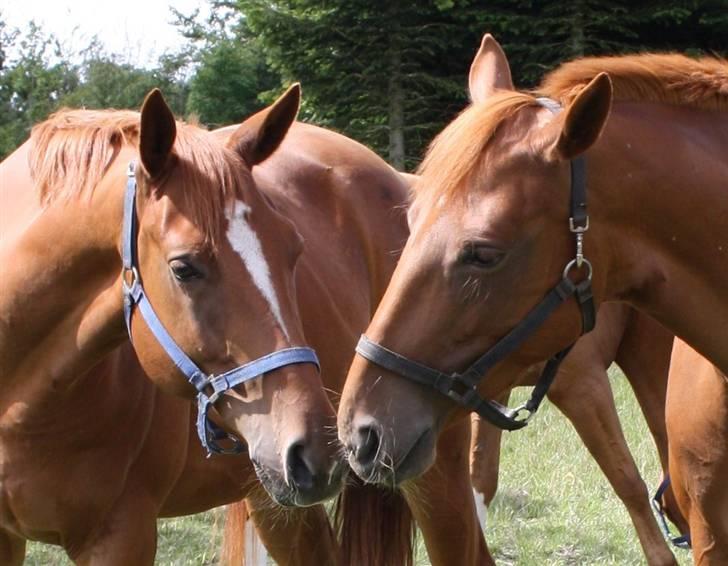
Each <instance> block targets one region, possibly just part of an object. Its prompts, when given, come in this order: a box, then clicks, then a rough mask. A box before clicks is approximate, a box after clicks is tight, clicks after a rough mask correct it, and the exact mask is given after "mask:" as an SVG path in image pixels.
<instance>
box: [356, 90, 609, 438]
mask: <svg viewBox="0 0 728 566" xmlns="http://www.w3.org/2000/svg"><path fill="white" fill-rule="evenodd" d="M537 100H538V102H539V103H540V104H541V105H542V106H544V107H545V108H547V109H548V110H550V111H551V112H553V113H557V112H558V111H559V110H560V106H559V105H558V103H556V102H555V101H553V100H550V99H544V98H539V99H537ZM570 211H571V212H570V217H569V231H570V232H572V233H573V234H574V237H575V240H576V255H575V257H574V259H572V260H570V261H569V262H568V263H567V264H566V267H565V268H564V272H563V275H562V277H561V281H559V282H558V283H557V284H556V285H555V286H554V287H553V288H552V289H551V290H550V291H549V292H548V294H547V295H546V296H545V297H544V298H543V299H542V300H541V302H540V303H538V304H537V305H536V306H535V307H534V308H533V309H532V310H531V311H530V312H529V313H528V314H527V315H526V316H525V318H523V320H521V322H519V323H518V324H517V325H516V326H515V327H514V328H513V329H512V330H511V331H510V332H509V333H508V334H506V335H505V336H504V337H503V338H501V339H500V340H499V341H498V342H496V343H495V344H494V345H493V346H492V347H491V348H490V350H488V351H487V352H486V353H485V354H483V355H482V356H481V357H480V358H478V359H477V360H476V361H475V362H474V363H473V364H472V365H471V366H470V367H469V368H468V369H466V370H465V371H464V372H462V373H457V372H456V373H452V374H447V373H443V372H441V371H439V370H436V369H434V368H431V367H428V366H426V365H424V364H421V363H418V362H415V361H413V360H410V359H409V358H407V357H405V356H402V355H401V354H398V353H396V352H393V351H392V350H389V349H387V348H385V347H384V346H381V345H380V344H377V343H375V342H372V341H371V340H369V338H367V337H366V336H364V335H362V336H361V338H360V339H359V343H358V344H357V346H356V351H357V353H358V354H359V355H360V356H362V357H364V358H366V359H367V360H369V361H370V362H372V363H374V364H376V365H378V366H381V367H383V368H385V369H387V370H389V371H391V372H394V373H397V374H399V375H401V376H402V377H406V378H407V379H410V380H412V381H415V382H417V383H420V384H423V385H427V386H430V387H434V388H435V389H436V390H437V391H439V392H440V393H442V394H443V395H445V396H447V397H449V398H450V399H452V400H453V401H455V402H456V403H458V404H460V405H462V406H464V407H465V408H467V409H469V410H470V411H474V412H476V413H477V414H479V415H480V416H482V417H483V418H485V419H487V420H488V421H490V422H491V423H492V424H494V425H495V426H497V427H499V428H502V429H505V430H518V429H520V428H523V427H524V426H526V424H528V421H529V419H530V418H531V417H532V416H533V414H534V413H535V412H536V411H537V410H538V407H539V406H540V405H541V402H542V401H543V399H544V397H545V396H546V393H547V392H548V389H549V387H550V386H551V384H552V383H553V381H554V378H555V377H556V372H557V370H558V369H559V366H560V365H561V362H562V361H563V360H564V358H565V357H566V355H567V354H568V353H569V351H571V348H572V347H573V346H574V344H573V343H572V344H571V345H569V346H568V347H567V348H564V349H563V350H561V351H560V352H558V353H557V354H555V355H554V356H553V357H551V358H550V359H549V360H548V361H547V362H546V365H545V367H544V369H543V371H542V372H541V376H540V377H539V379H538V381H537V383H536V386H535V387H534V389H533V391H532V392H531V397H530V398H529V399H528V401H526V403H524V404H523V405H521V406H519V407H517V408H515V409H509V408H508V407H504V406H503V405H501V404H500V403H497V402H496V401H492V400H488V399H483V398H482V397H481V396H480V395H479V394H478V390H477V387H478V383H479V382H480V381H482V380H483V379H484V378H485V377H486V374H487V373H488V371H489V370H490V369H491V368H492V367H493V366H495V365H496V364H497V363H498V362H500V361H502V360H503V359H505V358H506V357H507V356H508V355H510V354H511V353H512V352H514V351H515V350H516V349H517V348H518V347H519V346H520V345H521V344H522V343H523V342H525V341H526V340H527V339H528V338H529V337H530V336H531V335H532V334H533V333H534V332H536V330H538V328H539V327H540V326H541V325H542V324H543V323H544V322H545V321H546V320H547V319H548V317H549V316H550V315H551V313H553V312H554V311H555V310H556V308H557V307H558V306H559V305H561V303H563V302H565V301H567V300H568V299H570V298H571V297H572V296H574V297H576V300H577V303H578V304H579V309H580V310H581V325H582V334H586V333H587V332H589V331H591V330H592V329H593V328H594V324H595V322H596V311H595V308H594V299H593V297H592V288H591V277H592V266H591V264H590V263H589V261H588V260H587V259H586V258H585V257H584V252H583V245H584V233H585V232H586V231H587V230H588V229H589V216H588V215H587V210H586V161H585V159H584V157H583V156H579V157H576V158H575V159H573V160H572V161H571V199H570ZM582 266H586V268H587V276H586V278H585V279H584V280H582V281H580V282H579V283H574V282H573V281H572V280H571V278H570V277H569V273H570V272H571V271H572V269H574V268H577V269H578V268H581V267H582ZM524 412H525V413H526V415H525V417H523V418H519V417H520V416H521V413H524Z"/></svg>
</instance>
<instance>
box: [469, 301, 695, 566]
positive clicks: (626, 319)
mask: <svg viewBox="0 0 728 566" xmlns="http://www.w3.org/2000/svg"><path fill="white" fill-rule="evenodd" d="M672 341H673V339H672V335H671V334H670V333H669V332H667V331H666V330H665V329H664V328H662V326H661V325H660V324H658V323H656V322H655V321H654V320H652V319H651V318H649V317H648V316H646V315H644V314H642V313H640V312H639V311H636V310H634V309H632V308H630V307H628V306H626V305H623V304H616V303H611V304H605V305H603V306H602V307H601V309H600V310H599V317H598V320H597V324H596V327H595V328H594V331H593V332H591V333H589V334H587V335H586V336H584V337H582V338H580V339H579V340H578V341H577V343H576V345H575V346H574V349H573V350H572V351H571V353H570V354H569V356H568V357H567V358H566V359H565V360H564V363H563V364H562V366H561V368H559V373H558V376H557V379H556V380H555V381H554V384H553V386H552V387H551V388H550V389H549V392H548V398H549V400H550V401H551V402H552V403H553V404H554V405H556V407H558V408H559V410H560V411H561V412H562V413H563V414H564V415H565V416H566V417H567V418H568V419H569V420H570V421H571V423H572V424H573V426H574V428H575V429H576V431H577V433H578V434H579V436H580V437H581V439H582V440H583V441H584V444H585V445H586V447H587V448H588V449H589V452H590V453H591V454H592V456H593V457H594V460H595V461H596V462H597V464H599V467H600V468H601V470H602V472H604V475H605V476H606V477H607V479H608V480H609V483H610V484H611V485H612V488H613V489H614V491H615V493H616V494H617V495H618V496H619V498H620V499H621V501H622V502H623V503H624V505H625V507H626V508H627V511H628V512H629V515H630V518H631V519H632V523H633V524H634V527H635V530H636V531H637V535H638V537H639V540H640V543H641V544H642V548H643V550H644V554H645V557H646V559H647V563H648V564H669V563H674V559H673V557H672V555H671V553H670V551H669V549H668V547H667V544H666V541H665V539H664V537H663V535H662V533H661V532H660V529H659V527H658V524H657V522H656V521H655V517H654V515H653V513H652V509H651V507H650V504H649V497H648V492H647V487H646V486H645V483H644V481H643V480H642V478H641V477H640V473H639V470H638V468H637V465H636V464H635V462H634V459H633V458H632V455H631V454H630V451H629V447H628V446H627V442H626V440H625V438H624V434H623V432H622V428H621V426H620V423H619V417H618V415H617V410H616V407H615V404H614V397H613V396H612V389H611V386H610V383H609V377H608V376H607V369H608V368H609V366H610V365H611V364H612V363H613V362H616V363H617V364H619V366H620V367H621V368H622V369H623V371H624V373H625V376H626V377H627V379H628V380H629V382H630V385H631V387H632V390H633V391H634V394H635V396H636V398H637V401H638V403H639V405H640V407H641V409H642V413H643V415H644V417H645V420H646V421H647V425H648V427H649V429H650V432H651V433H652V437H653V439H654V441H655V446H656V447H657V453H658V456H659V459H660V464H661V466H662V469H663V470H664V471H665V472H666V471H667V469H668V450H667V434H666V431H665V395H666V390H667V373H668V365H669V361H670V350H671V348H672ZM540 369H541V368H540V366H534V367H532V368H529V370H528V371H527V372H526V374H524V376H523V377H522V378H521V379H520V380H519V381H518V386H527V385H530V386H533V385H535V384H536V381H537V379H538V374H539V370H540ZM508 397H509V392H507V393H506V394H505V395H504V396H503V397H502V399H500V401H501V402H503V403H504V404H505V403H507V401H508ZM472 417H473V419H472V422H473V428H472V438H471V454H470V458H471V460H470V475H471V481H472V483H473V489H474V491H475V495H476V503H477V504H478V508H479V512H480V515H481V522H482V519H483V518H484V513H485V507H486V506H488V505H489V504H490V502H491V500H492V499H493V496H494V495H495V492H496V488H497V485H498V466H499V460H500V440H501V434H502V430H501V429H499V428H497V427H495V426H493V425H492V424H490V423H489V422H488V421H486V420H484V419H483V418H482V417H480V416H479V415H476V414H473V415H472ZM662 504H663V507H664V508H665V509H666V511H667V513H668V515H669V517H670V518H671V519H672V520H673V522H675V523H676V525H677V526H678V528H679V530H680V531H681V532H682V533H686V532H687V524H686V523H685V521H684V520H683V518H682V517H681V515H680V513H679V510H678V509H677V507H676V504H675V501H674V498H673V495H672V492H671V491H670V490H669V489H668V490H666V491H665V494H664V496H663V501H662Z"/></svg>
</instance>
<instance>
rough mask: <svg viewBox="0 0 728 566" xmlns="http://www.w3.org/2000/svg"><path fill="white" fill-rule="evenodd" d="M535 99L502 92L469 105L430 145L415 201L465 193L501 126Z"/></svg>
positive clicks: (515, 93)
mask: <svg viewBox="0 0 728 566" xmlns="http://www.w3.org/2000/svg"><path fill="white" fill-rule="evenodd" d="M527 106H534V107H535V106H538V102H537V101H536V99H535V98H534V97H533V96H531V95H529V94H525V93H521V92H516V91H505V90H504V91H499V92H496V93H495V94H493V95H492V96H491V97H489V98H488V100H487V101H485V102H482V103H473V104H471V105H470V106H468V107H467V108H466V109H465V110H464V111H463V112H462V113H461V114H460V115H459V116H458V117H457V118H456V119H455V120H454V121H453V122H452V123H450V124H449V125H448V126H447V127H446V128H445V129H444V130H443V131H442V132H441V133H440V134H439V135H438V136H437V137H436V138H435V139H434V140H433V142H432V144H430V148H429V150H428V152H427V155H426V156H425V159H424V160H423V162H422V164H421V165H420V167H419V170H418V174H419V175H420V179H419V181H418V183H417V189H416V191H415V194H414V198H415V199H419V198H423V197H424V198H428V197H429V198H432V197H438V198H439V197H440V196H445V197H449V196H453V195H458V194H466V193H467V192H468V190H469V187H468V184H467V183H466V182H465V181H466V180H467V178H468V176H469V175H470V174H471V172H473V171H474V170H476V168H477V167H478V164H479V163H480V161H481V159H482V157H483V153H484V151H485V150H486V148H487V147H488V144H489V143H490V142H491V141H492V140H493V138H494V137H495V135H496V133H497V131H498V128H499V126H501V124H503V122H504V121H506V120H507V119H508V118H510V117H511V116H513V115H514V114H516V113H517V112H518V111H519V110H521V109H522V108H525V107H527Z"/></svg>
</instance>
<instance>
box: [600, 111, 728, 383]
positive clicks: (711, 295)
mask: <svg viewBox="0 0 728 566" xmlns="http://www.w3.org/2000/svg"><path fill="white" fill-rule="evenodd" d="M726 146H728V114H726V113H718V112H712V111H705V110H698V109H691V108H686V107H671V106H667V105H659V104H646V103H642V104H640V103H626V102H621V103H616V104H615V106H614V108H613V111H612V116H611V117H610V120H609V123H608V125H607V128H606V130H605V132H604V135H603V137H602V140H601V141H600V142H599V143H598V144H597V146H595V147H594V149H593V150H592V151H590V152H589V154H588V155H587V159H588V164H589V165H588V167H589V170H590V171H589V198H590V211H591V214H592V218H593V220H594V222H593V226H594V229H593V230H592V232H591V233H589V234H588V235H587V246H588V245H589V240H590V238H593V240H592V242H593V244H592V245H594V246H595V248H593V249H594V253H595V257H594V261H593V263H595V268H596V269H605V268H606V270H607V278H606V282H605V283H604V287H605V288H604V289H602V290H601V291H602V292H603V294H604V297H603V298H604V299H605V300H609V299H620V300H625V301H627V302H629V303H631V304H633V305H635V306H636V307H638V308H640V309H641V310H644V311H646V312H647V313H648V314H651V315H652V316H653V317H655V318H656V319H658V320H659V321H660V322H662V323H663V324H664V325H665V326H666V327H667V328H668V329H670V330H671V331H673V332H674V333H675V334H677V335H678V336H681V337H683V338H684V339H685V340H686V341H688V342H689V343H691V344H693V345H694V346H695V347H696V348H697V349H698V350H700V351H701V352H702V353H703V354H704V355H705V356H706V357H708V358H709V359H711V360H712V361H713V362H714V363H716V364H717V365H718V366H719V367H722V368H724V370H725V369H726V368H728V351H726V349H725V336H724V335H723V336H721V335H720V330H719V329H720V328H726V327H728V298H727V297H726V295H725V288H726V287H725V286H726V284H727V282H728V192H727V189H728V187H726V184H725V179H727V178H728V161H726V159H725V147H726ZM586 249H587V253H589V252H588V249H589V248H588V247H587V248H586ZM710 321H713V323H712V324H711V323H710Z"/></svg>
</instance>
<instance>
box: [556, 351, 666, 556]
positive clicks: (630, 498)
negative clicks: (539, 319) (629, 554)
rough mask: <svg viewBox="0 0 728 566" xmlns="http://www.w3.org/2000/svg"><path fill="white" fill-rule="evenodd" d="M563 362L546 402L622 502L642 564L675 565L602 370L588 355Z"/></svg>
mask: <svg viewBox="0 0 728 566" xmlns="http://www.w3.org/2000/svg"><path fill="white" fill-rule="evenodd" d="M574 353H577V354H579V353H580V352H574ZM566 362H569V363H568V364H567V363H566ZM566 362H565V367H563V368H562V371H561V373H560V374H559V377H558V378H557V379H556V381H555V382H554V386H553V387H552V389H551V391H550V392H549V399H550V400H551V401H552V402H553V403H554V405H556V406H557V407H558V408H559V410H560V411H561V412H562V413H563V414H564V415H565V416H566V417H567V418H568V419H569V420H570V421H571V423H572V424H573V426H574V428H575V429H576V432H577V433H578V434H579V436H580V437H581V439H582V441H583V442H584V444H585V446H586V447H587V449H588V450H589V452H590V453H591V454H592V456H593V457H594V459H595V460H596V462H597V464H599V467H600V468H601V470H602V472H603V473H604V475H605V476H606V477H607V480H609V483H610V484H611V485H612V488H613V489H614V491H615V493H616V494H617V496H618V497H619V498H620V499H621V500H622V502H623V503H624V505H625V507H626V508H627V511H628V512H629V515H630V518H631V519H632V523H633V524H634V526H635V529H636V531H637V536H638V537H639V540H640V543H641V545H642V549H643V550H644V553H645V557H646V558H647V562H648V564H650V565H658V564H660V565H661V564H677V562H676V561H675V557H674V556H673V555H672V553H671V552H670V550H669V549H668V547H667V543H666V542H665V539H664V537H663V535H662V533H661V531H660V529H659V527H658V525H657V522H656V521H655V517H654V515H653V514H652V509H651V508H650V504H649V498H648V492H647V487H646V486H645V483H644V481H643V480H642V478H641V477H640V474H639V470H638V469H637V466H636V464H635V462H634V459H633V458H632V454H631V453H630V451H629V448H628V446H627V442H626V441H625V439H624V434H623V433H622V428H621V426H620V423H619V418H618V417H617V410H616V407H615V405H614V397H613V396H612V390H611V387H610V385H609V379H608V377H607V374H606V371H605V370H604V369H603V368H602V367H599V366H595V365H594V363H593V358H591V356H578V355H577V357H576V358H571V356H570V357H569V358H567V360H566Z"/></svg>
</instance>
